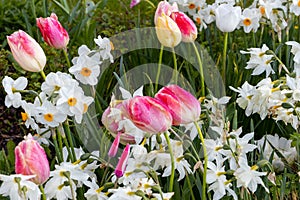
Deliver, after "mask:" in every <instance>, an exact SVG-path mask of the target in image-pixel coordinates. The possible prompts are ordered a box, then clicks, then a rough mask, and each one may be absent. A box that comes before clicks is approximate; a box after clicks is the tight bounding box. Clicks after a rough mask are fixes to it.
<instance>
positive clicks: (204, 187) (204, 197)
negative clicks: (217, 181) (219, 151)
mask: <svg viewBox="0 0 300 200" xmlns="http://www.w3.org/2000/svg"><path fill="white" fill-rule="evenodd" d="M194 124H195V126H196V128H197V131H198V134H199V137H200V140H201V143H202V148H203V154H204V170H203V183H202V200H205V199H206V173H207V161H208V160H207V152H206V146H205V142H204V137H203V134H202V131H201V128H200V126H199V124H198V123H197V122H194Z"/></svg>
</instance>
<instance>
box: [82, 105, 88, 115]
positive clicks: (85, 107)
mask: <svg viewBox="0 0 300 200" xmlns="http://www.w3.org/2000/svg"><path fill="white" fill-rule="evenodd" d="M88 108H89V106H88V105H87V104H86V103H84V104H83V113H86V112H87V110H88Z"/></svg>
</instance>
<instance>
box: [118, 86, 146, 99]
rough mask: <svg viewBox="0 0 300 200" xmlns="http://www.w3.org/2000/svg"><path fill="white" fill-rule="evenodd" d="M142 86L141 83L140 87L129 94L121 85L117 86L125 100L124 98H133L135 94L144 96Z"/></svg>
mask: <svg viewBox="0 0 300 200" xmlns="http://www.w3.org/2000/svg"><path fill="white" fill-rule="evenodd" d="M143 87H144V86H143V85H142V86H141V87H139V88H138V89H137V90H136V91H134V93H133V94H132V95H131V93H130V92H129V91H127V90H125V89H124V88H122V87H119V89H120V91H121V93H122V98H123V99H124V100H126V99H131V98H133V97H135V96H144V95H143Z"/></svg>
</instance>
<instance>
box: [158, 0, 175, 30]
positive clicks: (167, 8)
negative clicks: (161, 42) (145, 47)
mask: <svg viewBox="0 0 300 200" xmlns="http://www.w3.org/2000/svg"><path fill="white" fill-rule="evenodd" d="M177 11H178V6H177V4H176V2H175V3H173V5H171V4H169V3H168V2H167V1H161V2H159V4H158V6H157V9H156V11H155V15H154V24H155V25H157V21H158V18H159V17H161V16H162V15H163V14H165V15H167V16H170V15H171V13H172V12H177Z"/></svg>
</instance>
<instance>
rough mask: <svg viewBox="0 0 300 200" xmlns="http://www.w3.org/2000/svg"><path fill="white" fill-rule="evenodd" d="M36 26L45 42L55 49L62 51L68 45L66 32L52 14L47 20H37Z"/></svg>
mask: <svg viewBox="0 0 300 200" xmlns="http://www.w3.org/2000/svg"><path fill="white" fill-rule="evenodd" d="M36 23H37V26H38V27H39V29H40V31H41V33H42V35H43V38H44V40H45V42H46V43H47V44H48V45H49V46H51V47H54V48H56V49H63V48H65V47H66V46H67V45H68V43H69V35H68V32H67V31H66V30H65V29H64V28H63V27H62V25H61V24H60V23H59V21H58V18H57V16H56V14H54V13H52V14H51V16H50V17H47V18H42V17H40V18H37V19H36Z"/></svg>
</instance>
